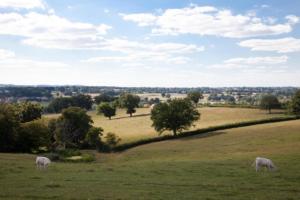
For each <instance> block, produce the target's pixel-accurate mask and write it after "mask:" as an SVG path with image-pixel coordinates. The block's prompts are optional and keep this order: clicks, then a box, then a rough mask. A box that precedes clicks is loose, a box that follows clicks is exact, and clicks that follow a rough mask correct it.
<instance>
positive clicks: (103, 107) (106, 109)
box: [97, 102, 116, 119]
mask: <svg viewBox="0 0 300 200" xmlns="http://www.w3.org/2000/svg"><path fill="white" fill-rule="evenodd" d="M97 112H98V114H103V115H104V116H105V117H108V118H109V119H111V117H112V116H115V115H116V107H115V106H113V105H111V104H109V103H107V102H103V103H101V104H99V105H98V106H97Z"/></svg>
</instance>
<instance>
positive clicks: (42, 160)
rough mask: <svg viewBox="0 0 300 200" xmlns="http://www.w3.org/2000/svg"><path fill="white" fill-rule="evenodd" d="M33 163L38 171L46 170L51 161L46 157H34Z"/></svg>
mask: <svg viewBox="0 0 300 200" xmlns="http://www.w3.org/2000/svg"><path fill="white" fill-rule="evenodd" d="M35 163H36V167H37V168H38V169H46V168H47V167H48V165H49V164H50V163H51V160H50V159H49V158H46V157H41V156H38V157H36V160H35Z"/></svg>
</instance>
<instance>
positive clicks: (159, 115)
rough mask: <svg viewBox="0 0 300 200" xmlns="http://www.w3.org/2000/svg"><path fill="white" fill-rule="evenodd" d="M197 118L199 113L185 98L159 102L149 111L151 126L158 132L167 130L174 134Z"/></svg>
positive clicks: (187, 126) (186, 127)
mask: <svg viewBox="0 0 300 200" xmlns="http://www.w3.org/2000/svg"><path fill="white" fill-rule="evenodd" d="M199 118H200V113H199V112H198V111H197V109H196V108H195V107H194V106H193V104H192V103H191V101H190V100H187V99H174V100H171V101H170V102H169V103H159V104H157V105H156V106H155V107H154V108H153V109H152V111H151V120H152V121H153V124H152V126H153V127H154V128H155V130H156V131H158V132H159V133H162V132H164V131H166V130H169V131H172V132H173V134H174V135H176V134H177V132H178V131H179V132H181V131H182V130H185V129H188V128H189V127H190V126H191V125H192V124H193V122H194V121H196V120H198V119H199Z"/></svg>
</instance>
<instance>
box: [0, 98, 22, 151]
mask: <svg viewBox="0 0 300 200" xmlns="http://www.w3.org/2000/svg"><path fill="white" fill-rule="evenodd" d="M19 127H20V119H19V115H18V113H17V111H16V108H15V106H13V105H11V104H6V103H0V151H1V152H8V151H13V150H14V148H15V144H16V139H17V134H18V129H19Z"/></svg>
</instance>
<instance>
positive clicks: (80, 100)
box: [46, 94, 93, 113]
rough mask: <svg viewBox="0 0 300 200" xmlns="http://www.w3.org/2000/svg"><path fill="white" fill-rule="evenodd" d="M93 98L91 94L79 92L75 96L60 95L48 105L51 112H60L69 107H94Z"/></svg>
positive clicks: (87, 108) (48, 110) (88, 108)
mask: <svg viewBox="0 0 300 200" xmlns="http://www.w3.org/2000/svg"><path fill="white" fill-rule="evenodd" d="M92 104H93V100H92V98H91V96H89V95H83V94H79V95H77V96H74V97H60V98H56V99H53V100H52V101H51V102H50V104H49V105H48V107H47V109H46V110H47V112H49V113H60V112H61V111H62V110H63V109H65V108H68V107H80V108H84V109H86V110H90V109H91V108H92Z"/></svg>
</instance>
